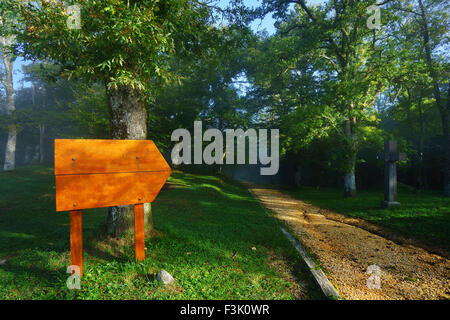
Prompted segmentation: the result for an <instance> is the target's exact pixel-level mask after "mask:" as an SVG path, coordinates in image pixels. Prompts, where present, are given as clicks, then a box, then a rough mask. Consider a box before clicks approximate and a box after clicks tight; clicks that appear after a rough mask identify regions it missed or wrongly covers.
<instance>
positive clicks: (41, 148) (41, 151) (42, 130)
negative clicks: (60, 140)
mask: <svg viewBox="0 0 450 320" xmlns="http://www.w3.org/2000/svg"><path fill="white" fill-rule="evenodd" d="M44 135H45V125H43V124H40V125H39V163H40V164H42V163H44V157H45V151H44Z"/></svg>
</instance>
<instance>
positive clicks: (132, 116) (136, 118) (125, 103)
mask: <svg viewBox="0 0 450 320" xmlns="http://www.w3.org/2000/svg"><path fill="white" fill-rule="evenodd" d="M107 96H108V102H109V113H110V125H111V138H112V139H130V140H144V139H146V138H147V107H146V104H145V102H144V101H143V100H141V99H140V97H139V94H138V93H137V92H136V91H135V90H133V89H132V88H128V87H119V88H117V89H109V90H108V89H107ZM144 219H145V229H146V231H150V230H152V229H153V217H152V212H151V205H150V203H146V204H144ZM106 229H107V232H108V234H109V235H111V236H114V237H117V236H119V235H120V234H122V233H123V232H126V231H131V230H134V210H133V205H127V206H116V207H110V208H108V215H107V219H106Z"/></svg>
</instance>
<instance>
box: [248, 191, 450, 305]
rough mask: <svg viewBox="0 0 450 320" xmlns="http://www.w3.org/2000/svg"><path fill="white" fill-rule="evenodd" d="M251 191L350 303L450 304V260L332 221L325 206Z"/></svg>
mask: <svg viewBox="0 0 450 320" xmlns="http://www.w3.org/2000/svg"><path fill="white" fill-rule="evenodd" d="M249 190H250V191H252V192H253V193H254V194H255V196H256V197H257V198H258V199H259V200H260V201H261V203H262V204H263V205H264V206H265V207H266V208H268V209H270V210H271V211H272V212H273V215H274V217H275V218H277V219H278V220H280V221H282V222H284V223H285V224H286V225H287V226H288V227H289V229H290V231H291V233H292V234H293V235H294V236H296V237H297V239H298V240H299V241H300V242H301V243H302V244H303V245H304V246H305V247H306V248H307V250H308V251H309V252H310V253H311V254H312V255H313V256H314V257H315V258H317V260H318V261H319V262H320V265H321V266H322V268H323V269H324V271H325V273H326V274H327V277H328V279H329V280H330V281H331V282H332V283H333V285H335V286H336V288H337V289H338V291H339V293H340V294H341V295H342V296H343V297H344V298H346V299H394V300H398V299H450V260H448V259H446V258H444V257H442V256H439V255H436V254H431V253H429V252H427V251H425V250H424V249H422V248H419V247H415V246H413V245H399V244H396V243H394V242H392V241H390V240H388V239H385V238H383V237H381V236H378V235H375V234H373V233H370V232H369V231H366V230H364V229H361V228H358V227H356V226H353V225H349V224H346V223H343V222H339V221H335V220H330V219H327V218H326V217H325V216H324V215H322V214H321V213H320V212H321V209H320V208H319V207H316V206H313V205H311V204H308V203H306V202H303V201H301V200H297V199H294V198H292V197H290V196H288V195H285V194H283V193H281V192H280V191H278V190H274V189H267V188H263V187H256V186H249ZM373 265H375V266H376V267H369V266H373ZM376 268H379V270H380V277H379V279H380V282H379V284H380V286H379V288H376V287H377V282H376V280H375V278H376V275H375V272H372V273H371V274H370V273H368V271H369V272H370V270H374V269H375V270H376ZM371 275H372V278H371V280H370V279H369V282H370V283H369V286H371V288H369V287H368V285H367V281H368V278H369V277H371ZM374 286H375V288H374Z"/></svg>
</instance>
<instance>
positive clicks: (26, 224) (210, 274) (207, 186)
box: [0, 166, 321, 299]
mask: <svg viewBox="0 0 450 320" xmlns="http://www.w3.org/2000/svg"><path fill="white" fill-rule="evenodd" d="M169 181H170V185H171V187H170V188H166V189H164V190H163V191H162V192H161V193H160V195H159V196H158V197H157V199H156V201H155V202H154V203H153V204H152V208H153V216H154V225H155V229H156V230H157V231H158V232H157V234H156V235H155V236H153V237H151V238H149V237H147V239H146V248H147V251H146V254H147V258H146V260H145V261H144V262H139V263H137V262H135V261H134V246H133V245H134V242H133V235H132V234H128V235H125V236H123V237H121V238H120V239H109V238H105V236H104V229H105V226H104V224H105V220H106V209H105V208H101V209H91V210H85V211H84V212H85V213H84V215H83V231H84V233H83V234H84V249H85V251H84V272H85V275H84V277H83V278H82V280H81V290H69V289H68V288H67V287H66V280H67V277H68V274H67V273H66V269H67V267H68V266H69V265H70V245H69V215H68V213H66V212H60V213H57V212H55V197H54V194H55V187H54V185H55V184H54V177H53V169H52V168H50V167H43V166H33V167H23V168H18V169H17V170H16V171H14V172H10V173H5V172H3V173H0V260H1V259H4V258H6V259H7V260H8V261H7V263H6V264H4V265H2V266H0V299H73V298H80V299H295V298H299V297H302V298H321V296H320V294H319V293H318V291H317V288H316V287H315V286H314V285H313V282H312V280H311V278H310V276H309V273H308V272H307V271H306V269H305V266H304V264H303V263H302V261H301V260H300V258H299V257H298V255H297V254H296V252H295V250H294V248H293V247H292V246H291V244H290V243H289V242H288V240H287V239H285V237H284V236H283V234H282V233H281V231H280V230H279V228H278V227H277V225H276V224H275V222H274V221H273V220H271V219H270V218H269V217H268V216H267V215H266V213H265V212H264V210H263V209H262V208H261V207H260V206H259V204H258V203H257V202H256V201H255V200H254V199H253V198H252V197H251V196H250V195H249V193H248V192H247V191H246V190H245V189H244V188H242V187H241V186H239V185H238V184H234V183H232V182H230V181H227V180H223V179H221V178H219V177H214V176H199V175H191V174H184V173H181V172H174V173H173V174H172V176H171V177H170V180H169ZM252 247H254V248H252ZM254 249H256V250H254ZM161 269H165V270H167V271H168V272H169V273H171V274H172V275H173V276H174V277H175V278H176V282H175V284H174V285H169V286H164V285H162V284H161V283H159V282H158V281H156V279H155V278H156V274H157V273H158V272H159V271H160V270H161ZM293 276H294V277H295V278H296V280H295V278H294V277H293Z"/></svg>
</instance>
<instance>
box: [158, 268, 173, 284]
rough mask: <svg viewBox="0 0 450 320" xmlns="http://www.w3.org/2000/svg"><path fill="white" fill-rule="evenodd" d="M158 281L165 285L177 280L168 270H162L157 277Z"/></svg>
mask: <svg viewBox="0 0 450 320" xmlns="http://www.w3.org/2000/svg"><path fill="white" fill-rule="evenodd" d="M156 280H158V281H159V282H162V283H164V284H170V283H172V282H174V281H175V279H174V278H173V277H172V276H171V275H170V273H168V272H167V271H166V270H161V271H160V272H159V273H158V275H157V276H156Z"/></svg>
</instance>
